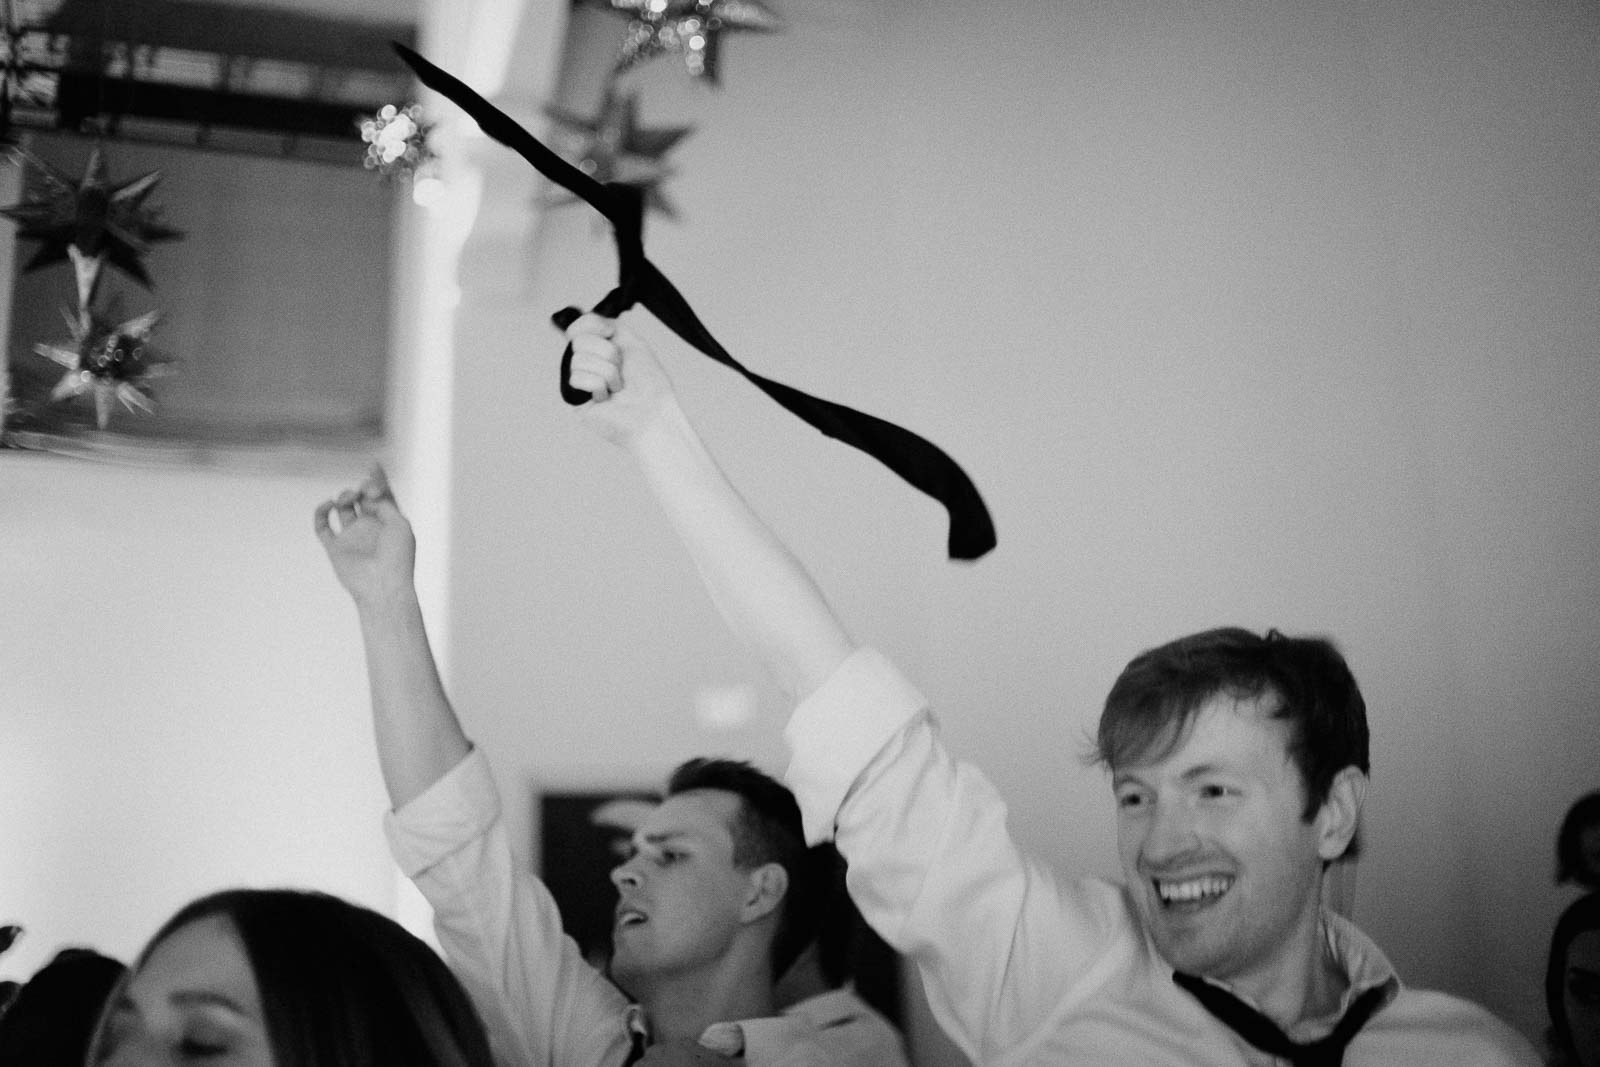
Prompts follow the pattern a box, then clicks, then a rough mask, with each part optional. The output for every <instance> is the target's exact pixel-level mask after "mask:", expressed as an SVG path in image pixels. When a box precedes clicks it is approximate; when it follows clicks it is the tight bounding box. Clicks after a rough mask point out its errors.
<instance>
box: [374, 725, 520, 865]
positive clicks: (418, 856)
mask: <svg viewBox="0 0 1600 1067" xmlns="http://www.w3.org/2000/svg"><path fill="white" fill-rule="evenodd" d="M499 817H500V792H499V790H498V789H496V788H495V784H494V776H493V775H492V774H490V773H489V761H488V760H487V759H486V758H485V757H484V755H483V753H482V752H480V751H478V750H477V749H476V748H474V749H473V750H472V751H471V752H468V753H467V754H466V756H465V757H463V758H462V760H461V762H460V763H458V764H456V765H455V766H454V767H452V768H450V769H449V770H448V771H446V772H445V773H444V776H443V777H441V778H440V779H439V780H438V781H437V782H434V783H433V784H432V785H430V786H429V787H428V788H427V790H425V791H424V792H423V793H422V795H421V796H419V797H417V798H416V799H414V800H412V801H411V802H410V803H408V804H406V805H405V806H404V807H402V808H401V809H400V810H399V811H391V812H386V813H385V814H384V816H383V832H384V836H385V837H387V838H388V839H389V851H390V853H391V854H393V856H394V860H395V862H396V863H397V864H399V865H400V871H401V873H403V874H404V875H405V876H406V877H407V878H415V877H417V875H419V874H421V873H422V872H423V871H425V870H427V869H428V868H429V867H432V866H433V865H434V864H436V863H438V862H439V861H440V860H442V859H444V858H445V857H446V856H449V855H450V854H451V853H452V852H455V851H456V850H457V849H458V848H460V847H461V846H462V845H464V844H466V843H467V842H468V841H473V840H476V839H478V838H480V837H482V836H483V835H484V834H485V833H486V832H487V831H488V828H489V826H490V825H491V824H493V823H494V821H495V820H496V819H498V818H499Z"/></svg>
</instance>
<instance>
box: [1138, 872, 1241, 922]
mask: <svg viewBox="0 0 1600 1067" xmlns="http://www.w3.org/2000/svg"><path fill="white" fill-rule="evenodd" d="M1150 884H1151V885H1153V886H1154V887H1155V890H1156V896H1157V898H1158V899H1159V900H1160V901H1161V907H1162V910H1164V911H1176V912H1180V913H1186V912H1195V911H1200V910H1201V909H1202V908H1206V907H1209V906H1210V905H1212V904H1214V903H1215V902H1216V901H1217V900H1218V899H1220V898H1221V897H1222V895H1223V894H1224V893H1226V892H1227V891H1228V890H1229V889H1231V888H1233V879H1232V878H1231V877H1230V876H1228V875H1225V874H1207V875H1201V876H1200V877H1198V878H1183V879H1176V878H1152V879H1151V880H1150Z"/></svg>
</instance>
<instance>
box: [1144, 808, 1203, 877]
mask: <svg viewBox="0 0 1600 1067" xmlns="http://www.w3.org/2000/svg"><path fill="white" fill-rule="evenodd" d="M1151 807H1152V808H1153V810H1152V811H1151V813H1150V822H1149V827H1150V830H1149V833H1147V834H1146V835H1145V839H1144V847H1143V848H1141V849H1140V850H1139V851H1140V854H1141V858H1142V859H1143V860H1144V862H1145V864H1146V865H1148V866H1153V867H1159V866H1162V865H1165V864H1170V863H1174V862H1177V861H1179V860H1182V859H1183V858H1184V857H1185V856H1187V855H1189V854H1190V853H1192V852H1196V851H1198V850H1199V848H1200V834H1199V827H1198V824H1197V821H1196V819H1195V813H1194V811H1193V810H1192V809H1191V808H1190V807H1189V805H1187V804H1185V803H1183V801H1181V800H1166V801H1155V802H1153V803H1152V805H1151Z"/></svg>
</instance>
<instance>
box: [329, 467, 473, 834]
mask: <svg viewBox="0 0 1600 1067" xmlns="http://www.w3.org/2000/svg"><path fill="white" fill-rule="evenodd" d="M315 523H316V530H317V539H318V540H320V541H321V542H322V547H323V548H324V549H325V550H327V553H328V559H329V561H330V562H332V564H333V570H334V573H335V574H336V575H338V577H339V582H340V584H342V585H343V586H344V587H345V589H346V590H347V591H348V592H349V593H350V596H351V599H353V600H354V601H355V605H356V613H357V614H358V615H359V616H360V619H361V639H362V642H363V644H364V645H365V646H366V652H367V681H368V684H369V685H370V687H371V690H372V719H373V729H374V731H375V732H376V735H377V744H378V763H379V766H380V768H381V769H382V771H383V781H384V785H385V786H387V787H388V790H389V801H390V803H391V804H393V805H394V807H395V808H396V809H398V808H401V807H403V806H404V805H405V804H406V803H407V802H409V801H411V800H413V799H415V798H416V797H417V796H419V795H421V794H422V793H423V792H424V791H425V790H426V789H427V788H428V787H429V786H430V785H432V784H433V783H434V782H436V781H438V780H439V779H440V778H442V777H443V776H444V774H445V772H447V771H449V770H450V769H451V768H452V767H454V766H455V765H456V764H458V763H460V762H461V760H462V759H463V758H465V756H466V755H467V752H468V751H469V750H470V748H471V746H470V744H469V743H468V741H467V738H466V735H465V734H463V733H462V731H461V724H460V722H459V721H458V720H457V719H456V714H455V710H454V709H453V708H451V706H450V701H449V699H448V698H447V697H446V696H445V692H444V685H443V684H442V683H441V682H440V680H439V670H438V667H437V666H436V665H435V663H434V660H433V649H432V647H431V646H430V645H429V643H428V633H427V630H426V628H425V627H424V625H423V621H422V607H421V605H420V604H419V603H418V601H417V591H416V586H415V584H414V582H413V570H414V568H415V565H416V547H417V545H416V539H415V537H414V536H413V534H412V532H411V523H410V522H408V521H407V520H406V517H405V515H403V514H402V513H401V511H400V508H399V505H398V504H396V502H395V498H394V493H393V492H392V491H391V490H390V488H389V482H388V479H387V478H386V477H385V476H384V473H383V471H382V469H376V468H375V469H374V470H373V472H372V474H371V475H370V476H368V478H367V480H366V481H364V482H362V483H361V485H360V487H359V488H357V489H347V490H345V491H344V492H343V493H341V494H339V496H338V497H337V498H336V499H333V500H327V501H324V502H323V503H322V504H320V505H319V506H318V507H317V510H316V515H315Z"/></svg>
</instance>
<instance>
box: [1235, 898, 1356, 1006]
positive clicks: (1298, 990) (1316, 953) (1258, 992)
mask: <svg viewBox="0 0 1600 1067" xmlns="http://www.w3.org/2000/svg"><path fill="white" fill-rule="evenodd" d="M1322 922H1323V920H1322V912H1321V909H1320V908H1319V909H1318V910H1317V912H1316V914H1315V915H1314V917H1313V919H1312V922H1311V924H1310V927H1309V929H1306V930H1304V931H1303V932H1302V934H1301V936H1300V938H1299V946H1300V948H1299V950H1298V951H1297V952H1294V953H1291V954H1289V955H1288V956H1287V957H1285V958H1283V959H1281V960H1279V961H1278V964H1277V965H1276V966H1274V967H1273V968H1272V969H1271V971H1270V973H1267V972H1262V973H1259V974H1253V975H1240V976H1237V977H1232V978H1228V979H1226V982H1227V984H1228V986H1229V987H1230V988H1232V989H1233V990H1234V991H1235V992H1236V993H1239V994H1242V995H1243V996H1246V997H1248V998H1249V999H1250V1000H1251V1001H1253V1002H1254V1003H1255V1005H1256V1006H1257V1007H1258V1008H1260V1010H1261V1012H1262V1014H1264V1015H1266V1016H1267V1018H1269V1019H1271V1020H1272V1021H1273V1022H1275V1023H1277V1024H1278V1025H1279V1026H1280V1027H1281V1028H1283V1029H1284V1030H1285V1031H1287V1030H1289V1029H1290V1028H1291V1027H1293V1026H1295V1025H1296V1024H1297V1023H1301V1022H1304V1021H1306V1020H1307V1019H1317V1018H1321V1017H1322V1016H1325V1015H1331V1014H1333V1013H1334V1012H1336V1011H1338V1010H1339V1005H1340V1003H1341V1001H1342V1000H1343V998H1344V994H1345V991H1346V990H1347V989H1348V988H1349V986H1350V979H1349V976H1348V975H1346V974H1345V970H1344V966H1343V964H1342V963H1341V962H1340V961H1339V960H1337V959H1335V958H1334V955H1333V951H1332V949H1331V948H1330V947H1329V945H1328V936H1327V932H1326V931H1325V930H1324V929H1323V927H1322Z"/></svg>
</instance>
